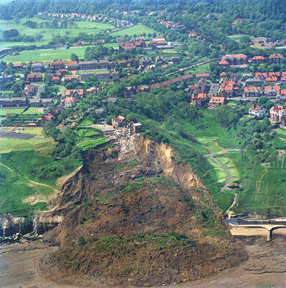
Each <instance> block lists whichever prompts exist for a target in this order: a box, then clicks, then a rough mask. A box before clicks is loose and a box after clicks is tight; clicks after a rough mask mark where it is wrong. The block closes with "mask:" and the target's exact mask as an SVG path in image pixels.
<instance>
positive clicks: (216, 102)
mask: <svg viewBox="0 0 286 288" xmlns="http://www.w3.org/2000/svg"><path fill="white" fill-rule="evenodd" d="M224 104H225V97H218V96H215V97H212V98H211V100H210V101H209V108H215V107H217V106H223V105H224Z"/></svg>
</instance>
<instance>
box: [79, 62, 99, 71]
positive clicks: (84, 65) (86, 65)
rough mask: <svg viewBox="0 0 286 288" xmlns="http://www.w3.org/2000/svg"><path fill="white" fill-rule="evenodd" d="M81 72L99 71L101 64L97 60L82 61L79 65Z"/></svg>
mask: <svg viewBox="0 0 286 288" xmlns="http://www.w3.org/2000/svg"><path fill="white" fill-rule="evenodd" d="M78 65H79V70H95V69H99V63H98V61H97V60H93V61H80V62H79V63H78Z"/></svg>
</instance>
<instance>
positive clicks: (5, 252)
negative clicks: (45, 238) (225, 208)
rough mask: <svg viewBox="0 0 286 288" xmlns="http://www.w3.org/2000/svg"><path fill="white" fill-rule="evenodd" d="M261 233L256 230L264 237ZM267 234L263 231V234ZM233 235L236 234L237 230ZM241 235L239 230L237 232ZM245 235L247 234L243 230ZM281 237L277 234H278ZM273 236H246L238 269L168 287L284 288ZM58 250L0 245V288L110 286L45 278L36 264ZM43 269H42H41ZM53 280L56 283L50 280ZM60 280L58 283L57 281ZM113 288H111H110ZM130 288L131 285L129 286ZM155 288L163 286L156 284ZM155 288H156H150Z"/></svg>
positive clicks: (282, 241)
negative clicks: (244, 254)
mask: <svg viewBox="0 0 286 288" xmlns="http://www.w3.org/2000/svg"><path fill="white" fill-rule="evenodd" d="M263 232H264V231H258V232H257V235H259V233H262V235H266V234H263ZM265 232H266V231H265ZM236 233H238V232H237V231H236ZM240 233H241V231H240ZM245 233H246V231H245ZM279 234H280V235H279ZM279 234H278V233H277V232H276V233H274V234H273V240H272V241H271V242H269V243H268V242H266V238H265V237H259V238H258V237H245V238H243V239H242V241H243V242H244V243H245V249H246V251H247V253H248V255H249V260H247V261H246V262H244V263H243V264H241V265H240V266H238V267H235V268H232V269H228V270H225V271H222V272H220V273H218V274H215V275H212V276H210V277H208V278H204V279H201V280H197V281H194V282H183V283H177V284H171V285H169V286H168V287H170V288H175V287H178V288H194V287H196V288H212V287H218V288H219V287H222V288H241V287H247V288H252V287H253V288H256V287H257V288H258V287H285V288H286V237H285V234H286V231H285V232H284V231H283V232H282V234H284V235H281V233H279ZM56 249H57V247H53V246H48V245H46V244H44V243H43V242H42V241H34V242H30V243H28V242H26V243H22V244H20V243H15V244H10V245H6V244H5V245H0V287H3V288H4V287H5V288H20V287H21V288H40V287H41V288H48V287H49V288H61V287H96V288H107V287H112V286H108V285H106V284H104V283H103V282H100V281H97V280H96V279H92V278H89V277H86V278H85V279H74V280H73V279H71V281H72V282H70V283H69V284H67V283H66V282H64V278H62V277H59V275H56V273H55V277H53V275H51V274H49V271H46V274H45V275H49V279H46V278H45V277H46V276H44V273H43V271H42V270H41V269H40V266H39V263H40V262H41V263H43V260H41V259H43V258H44V259H45V257H44V256H45V255H47V254H49V253H52V252H54V251H55V250H56ZM43 267H45V266H43ZM51 278H54V279H56V280H57V283H55V282H53V281H52V280H50V279H51ZM59 279H60V280H61V281H59ZM71 283H72V284H71ZM113 287H114V286H113ZM130 287H131V286H130ZM156 287H163V286H162V285H158V286H156ZM153 288H155V287H153Z"/></svg>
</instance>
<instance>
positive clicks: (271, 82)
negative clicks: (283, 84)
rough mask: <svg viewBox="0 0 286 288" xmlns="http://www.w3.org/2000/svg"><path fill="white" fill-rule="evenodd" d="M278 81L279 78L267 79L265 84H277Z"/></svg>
mask: <svg viewBox="0 0 286 288" xmlns="http://www.w3.org/2000/svg"><path fill="white" fill-rule="evenodd" d="M277 81H278V79H277V77H274V76H272V77H266V79H265V82H266V84H276V83H277Z"/></svg>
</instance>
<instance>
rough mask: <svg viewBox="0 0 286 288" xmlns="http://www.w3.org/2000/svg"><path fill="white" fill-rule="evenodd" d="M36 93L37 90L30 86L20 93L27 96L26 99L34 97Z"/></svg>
mask: <svg viewBox="0 0 286 288" xmlns="http://www.w3.org/2000/svg"><path fill="white" fill-rule="evenodd" d="M36 92H37V89H36V88H35V87H34V86H32V85H27V86H26V87H25V88H24V90H23V91H22V93H23V94H24V95H25V96H27V97H32V96H35V95H36Z"/></svg>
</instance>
